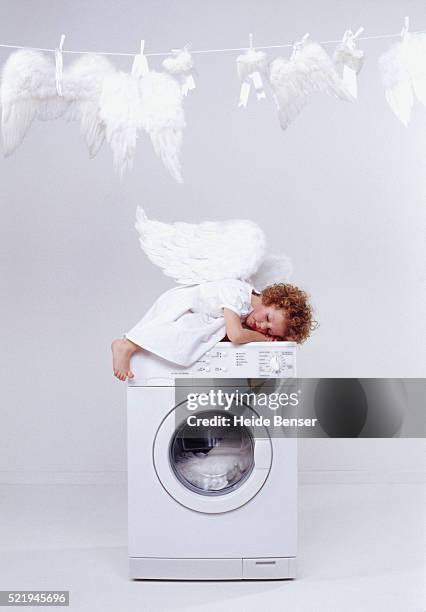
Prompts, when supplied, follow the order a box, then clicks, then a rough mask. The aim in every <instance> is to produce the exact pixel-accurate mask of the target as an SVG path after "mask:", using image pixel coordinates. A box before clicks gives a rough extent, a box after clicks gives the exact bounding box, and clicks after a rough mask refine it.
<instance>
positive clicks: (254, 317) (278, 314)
mask: <svg viewBox="0 0 426 612" xmlns="http://www.w3.org/2000/svg"><path fill="white" fill-rule="evenodd" d="M245 322H246V325H247V327H250V329H254V330H255V331H258V332H261V333H262V334H266V335H267V336H278V337H279V338H284V337H285V336H286V334H287V329H288V316H287V312H286V311H285V310H284V309H283V308H277V307H276V306H264V304H258V305H257V306H255V307H254V308H253V310H252V311H251V313H250V314H249V315H248V317H247V319H246V321H245Z"/></svg>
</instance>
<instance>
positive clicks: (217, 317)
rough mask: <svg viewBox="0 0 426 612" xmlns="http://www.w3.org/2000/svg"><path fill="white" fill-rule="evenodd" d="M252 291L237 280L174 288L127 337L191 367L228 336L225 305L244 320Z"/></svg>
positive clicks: (156, 352) (163, 295)
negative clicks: (224, 311) (224, 313)
mask: <svg viewBox="0 0 426 612" xmlns="http://www.w3.org/2000/svg"><path fill="white" fill-rule="evenodd" d="M252 290H253V287H252V285H251V284H249V283H247V282H246V281H242V280H237V279H225V280H220V281H211V282H207V283H203V284H201V285H192V286H182V287H175V288H173V289H170V290H169V291H166V292H165V293H163V294H162V295H161V296H160V297H159V298H158V299H157V300H156V301H155V302H154V304H153V305H152V307H151V308H150V309H149V310H148V312H147V313H146V315H145V316H144V317H143V319H141V321H139V323H137V325H135V327H133V328H132V329H131V330H130V331H129V332H127V333H126V334H125V337H126V338H128V339H129V340H131V341H132V342H134V343H135V344H137V345H138V346H140V347H142V348H143V349H145V350H147V351H150V352H151V353H154V354H155V355H158V356H159V357H163V359H167V360H168V361H172V362H174V363H176V364H178V365H182V366H190V365H192V364H193V363H194V362H195V361H197V359H199V358H200V357H201V356H202V355H204V353H206V351H208V350H209V349H211V348H212V347H213V346H214V345H215V344H216V343H217V342H220V340H222V339H223V338H224V336H225V335H226V329H225V319H224V315H223V309H224V308H229V310H232V311H233V312H235V313H236V314H238V315H239V316H240V317H241V320H242V321H244V320H245V318H246V317H247V315H248V314H249V313H250V312H251V311H252V310H253V307H252V305H251V294H252Z"/></svg>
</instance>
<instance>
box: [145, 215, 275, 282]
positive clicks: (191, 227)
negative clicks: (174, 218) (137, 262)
mask: <svg viewBox="0 0 426 612" xmlns="http://www.w3.org/2000/svg"><path fill="white" fill-rule="evenodd" d="M136 229H137V231H138V233H139V240H140V245H141V247H142V250H143V251H144V252H145V254H146V255H147V257H148V259H149V260H150V261H151V262H152V263H153V264H155V265H157V266H159V267H160V268H161V269H162V270H163V272H164V274H166V276H170V277H172V278H174V279H175V280H176V281H177V282H178V283H179V284H183V285H193V284H199V283H203V282H207V281H214V280H221V279H224V278H240V279H243V280H246V279H249V278H250V277H251V276H252V275H253V274H254V273H255V272H256V270H258V268H259V266H260V264H261V262H262V260H263V258H264V254H265V236H264V233H263V232H262V230H261V229H260V228H259V227H258V226H257V225H256V224H255V223H253V222H252V221H247V220H233V221H223V222H215V221H206V222H203V223H199V224H192V223H179V222H178V223H172V224H168V223H161V222H159V221H154V220H150V219H148V218H147V216H146V214H145V212H144V211H143V209H142V208H138V209H137V215H136Z"/></svg>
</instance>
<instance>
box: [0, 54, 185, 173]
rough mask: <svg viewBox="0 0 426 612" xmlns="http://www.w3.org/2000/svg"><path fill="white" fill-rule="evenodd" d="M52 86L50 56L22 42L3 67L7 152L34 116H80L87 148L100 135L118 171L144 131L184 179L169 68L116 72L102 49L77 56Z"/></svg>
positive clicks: (178, 110) (177, 101)
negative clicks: (23, 46) (58, 85)
mask: <svg viewBox="0 0 426 612" xmlns="http://www.w3.org/2000/svg"><path fill="white" fill-rule="evenodd" d="M62 93H63V95H62V96H59V95H58V93H57V91H56V79H55V65H54V63H53V61H52V60H51V58H50V57H48V56H46V55H44V54H42V53H39V52H38V51H32V50H30V49H22V50H19V51H16V52H15V53H12V55H10V57H9V59H8V60H7V61H6V64H5V66H4V69H3V73H2V81H1V92H0V101H1V106H2V134H3V143H4V152H5V155H10V154H11V153H12V152H13V151H14V150H15V149H16V148H17V147H18V146H19V145H20V144H21V143H22V141H23V139H24V137H25V135H26V133H27V132H28V130H29V128H30V126H31V124H32V122H33V121H34V119H41V120H49V119H57V118H59V117H63V118H64V119H66V120H68V121H72V120H74V121H79V123H80V128H81V131H82V134H83V137H84V139H85V141H86V144H87V146H88V148H89V152H90V155H91V156H92V157H93V156H94V155H96V153H97V152H98V150H99V148H100V147H101V145H102V142H103V140H104V138H105V137H106V139H107V142H108V144H109V145H110V146H111V149H112V152H113V159H114V167H115V168H116V170H117V171H118V172H119V173H120V175H122V174H123V172H124V171H125V170H126V169H127V168H131V167H132V164H133V159H134V154H135V147H136V141H137V138H138V136H139V134H140V131H141V130H144V131H146V132H147V133H148V134H149V136H150V138H151V141H152V144H153V146H154V149H155V151H156V153H157V155H159V157H160V158H161V160H162V161H163V163H164V165H165V166H166V168H167V169H168V170H169V171H170V173H171V174H172V176H174V178H175V179H176V180H177V181H179V182H182V176H181V171H180V162H179V153H180V148H181V144H182V136H183V129H184V127H185V118H184V112H183V105H182V98H183V96H182V92H181V89H180V86H179V83H178V82H177V81H176V80H175V79H173V77H171V76H170V75H168V74H164V73H160V72H154V71H151V72H147V73H146V74H139V75H133V74H128V73H125V72H120V71H117V70H116V69H115V68H114V67H113V66H112V65H111V64H110V62H109V61H108V60H107V59H105V58H104V57H103V56H97V55H90V54H87V55H83V56H82V57H81V58H79V59H78V60H76V61H75V62H74V63H73V64H71V65H70V66H69V67H66V68H65V69H64V71H63V79H62Z"/></svg>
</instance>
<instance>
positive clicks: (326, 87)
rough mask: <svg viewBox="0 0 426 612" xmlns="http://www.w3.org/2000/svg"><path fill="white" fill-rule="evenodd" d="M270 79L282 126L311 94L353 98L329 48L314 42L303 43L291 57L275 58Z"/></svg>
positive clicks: (285, 124)
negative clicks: (328, 53) (337, 70)
mask: <svg viewBox="0 0 426 612" xmlns="http://www.w3.org/2000/svg"><path fill="white" fill-rule="evenodd" d="M269 81H270V84H271V87H272V89H273V91H274V94H275V99H276V102H277V106H278V110H279V119H280V124H281V127H282V128H283V129H285V128H286V127H287V126H288V125H289V124H290V123H291V122H292V121H293V120H294V119H295V118H296V117H297V115H298V114H299V113H300V111H301V110H302V108H303V107H304V106H305V104H306V102H307V99H308V96H310V95H311V94H313V93H315V92H323V93H326V94H328V95H332V96H336V97H338V98H340V99H342V100H346V101H353V96H351V94H350V93H349V91H348V90H347V88H346V87H345V85H344V83H343V82H342V80H341V79H340V77H339V75H338V74H337V72H336V69H335V67H334V66H333V62H332V61H331V59H330V57H329V56H328V55H327V53H326V51H325V50H324V49H323V48H322V47H321V46H320V45H319V44H317V43H315V42H311V41H308V42H305V43H303V45H302V46H301V48H300V49H299V50H297V51H296V52H295V53H293V56H292V57H291V58H290V59H289V60H286V59H284V58H281V57H278V58H276V59H275V60H273V61H272V62H271V63H270V65H269Z"/></svg>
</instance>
